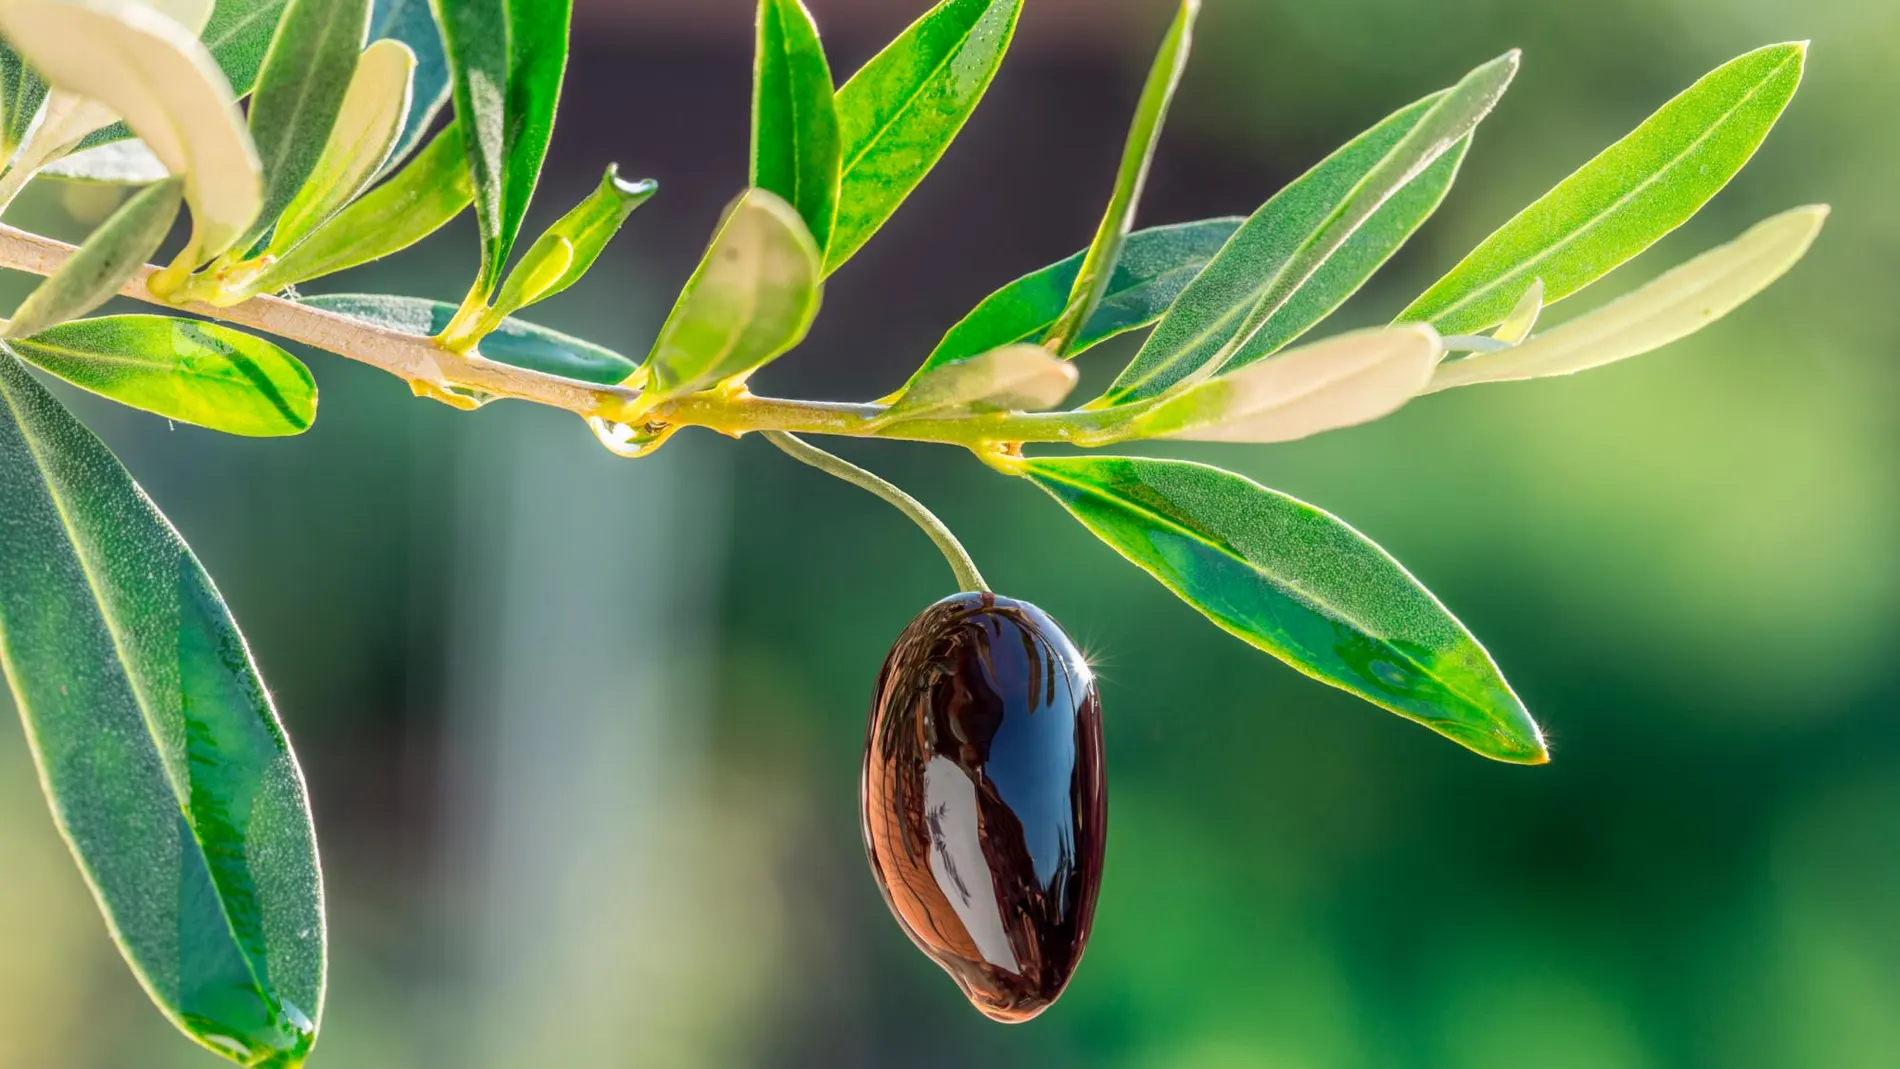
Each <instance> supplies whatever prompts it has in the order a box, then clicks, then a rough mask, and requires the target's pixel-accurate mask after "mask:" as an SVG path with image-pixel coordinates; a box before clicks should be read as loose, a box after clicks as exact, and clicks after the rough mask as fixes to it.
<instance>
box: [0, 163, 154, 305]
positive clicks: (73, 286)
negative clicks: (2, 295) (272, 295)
mask: <svg viewBox="0 0 1900 1069" xmlns="http://www.w3.org/2000/svg"><path fill="white" fill-rule="evenodd" d="M184 194H185V182H184V179H182V178H168V179H166V180H165V181H163V182H160V183H158V184H156V185H153V186H149V187H147V188H145V189H143V190H140V191H139V192H138V194H136V195H135V196H133V197H131V198H130V199H128V200H127V201H126V202H125V203H124V204H121V205H119V208H118V210H117V211H115V212H113V213H112V214H111V216H109V217H107V219H106V221H105V222H103V223H100V224H99V226H98V227H97V228H96V229H95V230H93V232H92V233H91V234H89V235H87V236H86V241H85V243H84V244H82V245H80V246H79V248H78V250H77V251H75V252H74V253H73V254H72V255H71V256H69V257H67V259H66V262H65V263H63V264H61V265H60V266H59V270H57V271H55V272H53V273H52V274H51V275H48V276H47V277H46V280H45V281H44V282H41V283H40V284H39V286H38V288H36V289H34V291H33V292H32V293H31V294H29V295H27V298H26V300H24V301H22V302H21V303H20V307H19V308H18V309H16V310H15V311H14V313H13V318H12V319H11V320H9V321H7V324H6V328H5V329H4V330H0V337H4V338H22V337H26V336H28V335H33V334H38V333H39V332H40V331H43V330H46V329H47V328H49V327H52V326H56V325H58V324H60V323H64V322H66V321H67V320H69V319H77V318H79V317H80V316H82V315H85V314H86V313H87V312H90V311H92V310H93V309H94V308H97V307H99V306H100V305H102V304H104V303H106V301H108V300H110V299H111V298H112V296H113V295H114V294H116V293H118V292H119V287H121V286H123V285H125V284H126V283H127V282H128V281H130V280H131V278H132V276H133V275H135V274H137V273H138V270H139V268H141V267H144V266H145V261H146V260H147V259H149V258H150V257H151V255H152V254H153V253H154V252H157V251H158V246H159V243H160V242H162V241H164V240H165V235H166V234H168V233H170V232H171V228H172V220H173V219H176V218H177V217H178V206H179V204H180V203H182V202H183V200H184Z"/></svg>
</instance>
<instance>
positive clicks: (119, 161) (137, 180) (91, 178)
mask: <svg viewBox="0 0 1900 1069" xmlns="http://www.w3.org/2000/svg"><path fill="white" fill-rule="evenodd" d="M40 173H41V174H43V175H46V176H48V177H51V178H59V179H63V180H65V181H68V182H98V183H102V184H106V185H115V186H143V185H150V184H151V183H153V182H161V181H164V179H165V178H166V176H167V175H169V174H170V173H171V172H169V171H167V170H165V164H164V162H163V161H161V160H160V159H159V158H158V157H157V156H154V155H152V150H151V149H149V148H147V147H146V146H145V142H143V141H140V140H138V139H137V138H129V139H127V140H124V141H114V142H111V143H109V144H104V145H99V146H97V147H95V148H89V149H86V150H85V151H83V152H75V153H73V154H72V155H70V156H66V157H64V158H62V159H58V160H54V161H53V162H52V163H49V164H47V165H46V166H45V167H44V168H42V169H41V170H40Z"/></svg>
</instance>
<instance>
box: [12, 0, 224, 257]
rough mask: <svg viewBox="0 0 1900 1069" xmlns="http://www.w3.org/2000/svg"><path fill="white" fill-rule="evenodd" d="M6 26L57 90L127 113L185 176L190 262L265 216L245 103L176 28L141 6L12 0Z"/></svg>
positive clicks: (113, 0) (102, 0) (101, 0)
mask: <svg viewBox="0 0 1900 1069" xmlns="http://www.w3.org/2000/svg"><path fill="white" fill-rule="evenodd" d="M0 29H4V31H5V33H6V34H7V36H8V37H9V39H11V40H12V42H13V44H14V47H16V48H18V49H20V50H21V54H22V55H24V56H26V57H27V58H28V59H29V60H30V61H31V62H32V64H33V66H34V67H35V68H37V69H38V70H39V71H40V72H41V73H42V74H44V75H45V76H46V78H47V81H48V83H49V84H51V85H54V86H56V87H58V88H59V89H61V90H64V91H67V92H70V93H73V94H77V95H78V96H81V97H84V98H87V99H89V100H92V101H96V102H97V103H99V104H100V105H103V106H104V107H106V108H109V109H111V110H112V111H115V112H117V113H119V114H121V115H124V116H125V119H126V122H127V123H128V124H129V125H130V126H131V128H132V129H133V130H134V131H135V132H137V134H138V135H139V137H140V138H141V139H143V140H144V142H145V143H146V144H147V145H148V146H150V147H151V149H152V152H153V153H154V154H155V155H157V156H158V158H159V159H160V160H163V161H164V163H165V166H166V168H167V169H168V170H169V171H171V173H173V174H177V175H183V176H184V177H185V199H186V200H187V201H189V202H190V204H191V212H192V238H191V242H190V244H189V245H188V246H187V249H186V251H185V253H183V254H181V258H183V259H185V260H194V259H196V258H197V257H199V256H203V257H206V258H209V257H210V256H212V255H215V254H216V253H218V252H219V251H221V250H222V249H224V248H225V247H227V246H228V245H229V244H230V243H231V241H232V240H234V239H235V238H236V237H237V235H238V234H240V233H242V232H243V230H244V228H245V226H247V225H248V224H249V223H250V221H251V220H252V219H253V218H254V217H255V216H256V214H257V209H258V205H259V203H260V199H261V188H260V185H259V179H258V162H257V155H256V152H255V150H254V149H253V148H252V145H251V140H250V138H249V137H248V136H247V135H246V134H245V132H244V127H243V124H242V118H241V116H240V115H239V114H238V110H237V102H236V100H235V99H234V98H233V97H232V96H231V93H230V88H229V86H228V85H227V84H226V83H225V80H224V77H223V75H221V74H220V73H218V71H217V69H216V67H215V66H214V65H213V63H212V61H211V57H210V56H209V55H208V54H207V53H206V52H205V48H204V46H203V45H202V44H200V43H199V41H198V40H197V39H196V38H195V37H192V36H191V35H190V34H189V33H187V32H186V31H185V29H184V28H183V27H182V26H180V25H179V24H178V23H177V22H176V21H174V20H173V19H171V18H170V17H168V16H166V15H164V14H161V13H159V12H158V11H155V10H153V9H151V8H148V7H146V6H145V5H143V4H140V3H137V2H136V0H90V2H89V3H87V4H86V5H83V6H82V5H78V4H71V3H62V2H59V0H12V2H11V3H8V4H5V5H0ZM190 266H195V264H192V265H190ZM159 281H160V285H161V287H162V285H163V282H162V277H161V279H160V280H159Z"/></svg>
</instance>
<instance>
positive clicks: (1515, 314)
mask: <svg viewBox="0 0 1900 1069" xmlns="http://www.w3.org/2000/svg"><path fill="white" fill-rule="evenodd" d="M1543 311H1544V280H1543V279H1541V278H1540V279H1535V280H1533V281H1532V282H1531V286H1530V288H1529V289H1527V290H1525V291H1524V296H1522V297H1519V298H1518V300H1517V307H1515V308H1513V309H1511V314H1510V315H1507V316H1505V317H1504V322H1502V323H1500V324H1498V329H1496V330H1494V331H1492V332H1491V337H1492V338H1493V339H1495V340H1497V341H1501V342H1503V343H1504V344H1506V345H1517V344H1519V343H1520V342H1522V341H1523V340H1524V339H1525V338H1528V337H1530V336H1531V331H1533V330H1535V329H1537V317H1538V316H1539V315H1542V314H1543Z"/></svg>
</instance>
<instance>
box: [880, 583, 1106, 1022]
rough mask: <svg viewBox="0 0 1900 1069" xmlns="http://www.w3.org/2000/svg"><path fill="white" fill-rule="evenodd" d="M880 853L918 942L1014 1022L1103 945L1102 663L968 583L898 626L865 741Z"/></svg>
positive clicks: (889, 898) (976, 999)
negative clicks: (1093, 928)
mask: <svg viewBox="0 0 1900 1069" xmlns="http://www.w3.org/2000/svg"><path fill="white" fill-rule="evenodd" d="M861 803H862V810H863V818H864V843H865V849H866V850H867V851H868V852H869V854H870V859H871V871H872V873H873V874H874V875H875V876H876V877H877V881H878V886H879V887H880V888H881V889H882V890H883V892H884V900H885V901H886V902H888V903H889V904H890V907H891V912H892V914H894V915H895V916H896V917H897V921H898V923H899V924H900V925H902V926H903V928H904V930H905V931H906V932H908V933H909V934H910V937H911V939H912V940H914V941H915V942H916V943H917V945H918V946H919V947H920V948H922V949H923V951H924V953H926V954H928V955H929V956H930V957H931V959H932V960H934V961H936V962H937V964H939V965H941V966H943V968H944V970H945V971H947V972H948V973H949V974H950V976H951V977H952V978H953V979H954V980H956V982H957V985H958V986H959V987H961V988H962V989H963V993H964V994H965V995H967V996H969V999H970V1001H971V1002H972V1003H974V1004H975V1006H976V1008H977V1009H979V1010H981V1011H983V1013H985V1014H987V1015H988V1016H990V1017H992V1018H994V1019H995V1020H998V1021H1005V1022H1016V1021H1026V1020H1029V1019H1030V1018H1031V1017H1034V1016H1036V1015H1037V1014H1038V1013H1041V1012H1042V1011H1043V1010H1045V1009H1047V1008H1048V1007H1049V1005H1050V1004H1051V1003H1052V1002H1054V1001H1055V1000H1056V996H1058V995H1060V994H1061V993H1062V989H1063V988H1064V987H1066V986H1067V985H1068V983H1069V978H1070V977H1071V976H1073V975H1074V974H1075V967H1076V965H1077V963H1079V962H1080V961H1081V960H1082V951H1083V948H1084V947H1085V946H1086V945H1087V943H1088V937H1089V924H1090V922H1091V921H1092V920H1093V919H1094V915H1095V899H1096V894H1097V892H1098V891H1099V889H1100V887H1101V882H1102V847H1103V842H1104V838H1105V835H1106V832H1107V793H1106V788H1105V785H1104V782H1103V777H1102V710H1101V703H1100V699H1099V698H1098V696H1097V694H1096V686H1095V675H1094V673H1093V672H1091V671H1090V670H1089V666H1088V664H1087V662H1086V661H1085V660H1084V659H1083V657H1082V654H1081V652H1080V651H1079V650H1077V649H1076V647H1075V644H1074V643H1073V642H1071V641H1070V640H1069V636H1068V635H1066V634H1064V633H1063V631H1062V628H1061V627H1060V626H1058V625H1057V624H1056V622H1055V621H1054V620H1052V619H1050V617H1049V616H1048V614H1046V613H1044V612H1043V611H1042V610H1041V609H1038V608H1036V607H1035V606H1034V605H1030V604H1028V603H1027V602H1021V601H1012V600H1010V599H1008V598H1001V597H997V596H995V595H993V594H958V595H956V596H954V597H950V598H946V599H944V600H943V601H940V602H938V603H937V604H935V605H932V606H931V607H930V608H928V609H926V610H924V612H923V613H922V614H921V615H919V616H918V617H917V618H916V619H915V620H913V621H911V624H910V626H909V627H907V628H905V630H904V633H903V634H902V635H900V636H898V639H897V644H896V645H895V646H893V647H892V648H891V653H890V656H889V657H888V658H887V659H886V660H885V662H884V670H883V672H882V674H881V675H880V676H879V677H878V685H877V694H876V697H875V699H874V701H873V703H872V706H871V723H870V729H869V732H868V735H867V738H866V740H865V753H864V781H863V786H862V796H861Z"/></svg>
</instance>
